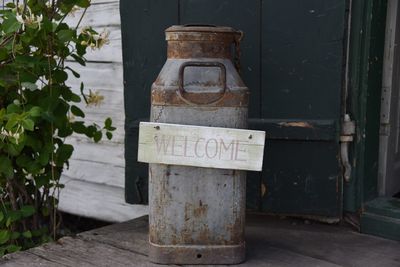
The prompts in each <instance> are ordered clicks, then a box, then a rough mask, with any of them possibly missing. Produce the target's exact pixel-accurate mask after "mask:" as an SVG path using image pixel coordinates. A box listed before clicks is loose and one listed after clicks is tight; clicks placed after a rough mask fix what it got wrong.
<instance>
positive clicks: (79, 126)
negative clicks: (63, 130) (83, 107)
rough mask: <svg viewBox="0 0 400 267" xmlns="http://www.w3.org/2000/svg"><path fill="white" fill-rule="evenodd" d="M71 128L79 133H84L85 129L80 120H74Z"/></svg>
mask: <svg viewBox="0 0 400 267" xmlns="http://www.w3.org/2000/svg"><path fill="white" fill-rule="evenodd" d="M71 127H72V130H74V132H76V133H79V134H86V132H87V129H86V127H85V125H84V124H83V122H82V121H75V122H73V123H71Z"/></svg>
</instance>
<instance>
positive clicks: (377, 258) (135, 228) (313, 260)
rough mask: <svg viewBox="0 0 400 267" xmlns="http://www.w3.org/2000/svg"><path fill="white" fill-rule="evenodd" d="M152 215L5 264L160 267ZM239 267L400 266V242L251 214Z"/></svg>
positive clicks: (21, 255)
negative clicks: (150, 242) (153, 259)
mask: <svg viewBox="0 0 400 267" xmlns="http://www.w3.org/2000/svg"><path fill="white" fill-rule="evenodd" d="M147 230H148V228H147V216H145V217H141V218H138V219H135V220H132V221H128V222H124V223H120V224H115V225H111V226H107V227H104V228H99V229H95V230H92V231H88V232H85V233H82V234H79V235H78V236H77V237H65V238H62V239H60V240H59V241H58V242H56V243H51V244H46V245H44V246H41V247H37V248H34V249H31V250H28V251H24V252H19V253H15V254H11V255H7V256H6V257H4V258H3V259H1V260H0V265H1V266H74V267H75V266H112V267H114V266H160V265H156V264H152V263H149V262H148V258H147ZM246 242H247V261H246V262H245V263H244V264H241V265H240V266H362V267H368V266H377V267H386V266H395V267H399V266H400V242H396V241H390V240H385V239H381V238H377V237H373V236H368V235H363V234H359V233H356V232H354V231H352V230H351V229H348V228H346V227H343V226H332V225H323V224H317V223H311V224H304V223H303V222H302V221H293V220H290V219H285V220H283V219H282V220H281V219H277V218H271V217H267V216H260V215H257V216H255V215H253V216H249V218H248V221H247V228H246Z"/></svg>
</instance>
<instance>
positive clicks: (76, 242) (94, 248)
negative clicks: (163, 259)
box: [30, 237, 157, 267]
mask: <svg viewBox="0 0 400 267" xmlns="http://www.w3.org/2000/svg"><path fill="white" fill-rule="evenodd" d="M30 253H32V254H34V255H37V256H39V257H42V258H43V259H46V260H49V261H52V262H55V263H57V264H60V265H64V266H71V267H75V266H82V267H84V266H98V267H101V266H113V267H117V266H152V267H153V266H157V265H155V264H152V263H150V262H148V260H147V257H146V256H143V255H139V254H135V253H132V251H127V250H123V249H118V248H116V247H113V246H110V245H107V244H103V243H99V242H95V241H88V240H82V239H81V238H71V237H65V238H62V239H61V240H59V241H58V242H57V243H52V244H49V245H45V246H41V247H37V248H34V249H32V250H30Z"/></svg>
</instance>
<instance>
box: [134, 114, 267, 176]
mask: <svg viewBox="0 0 400 267" xmlns="http://www.w3.org/2000/svg"><path fill="white" fill-rule="evenodd" d="M264 143H265V132H263V131H253V130H241V129H231V128H217V127H202V126H191V125H180V124H167V123H153V122H141V123H140V125H139V149H138V161H140V162H147V163H162V164H171V165H184V166H197V167H207V168H219V169H235V170H251V171H261V169H262V162H263V154H264Z"/></svg>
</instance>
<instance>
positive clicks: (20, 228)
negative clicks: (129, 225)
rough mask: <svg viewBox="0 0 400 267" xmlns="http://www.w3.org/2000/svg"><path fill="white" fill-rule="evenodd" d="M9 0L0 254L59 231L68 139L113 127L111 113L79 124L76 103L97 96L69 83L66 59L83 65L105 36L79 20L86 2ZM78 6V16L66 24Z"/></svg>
mask: <svg viewBox="0 0 400 267" xmlns="http://www.w3.org/2000/svg"><path fill="white" fill-rule="evenodd" d="M7 2H9V3H8V4H7V5H6V6H5V7H3V9H2V10H1V11H0V197H1V198H0V200H1V202H0V255H3V254H5V253H11V252H14V251H18V250H21V249H26V248H30V247H32V246H35V245H37V244H40V243H43V242H47V241H49V240H52V239H55V238H56V237H57V234H58V233H57V231H58V229H59V225H60V220H61V218H60V216H59V213H58V212H57V206H58V195H59V191H60V189H61V188H62V187H63V185H62V184H60V176H61V174H62V172H63V170H64V169H65V168H68V160H69V158H70V157H71V155H72V153H73V150H74V147H73V146H72V145H71V144H68V139H66V138H67V137H69V136H71V135H72V134H73V133H77V134H84V135H86V136H88V137H89V138H91V139H93V140H94V141H95V142H98V141H99V140H101V138H102V136H103V134H105V135H106V136H107V138H108V139H111V138H112V131H113V130H115V128H114V127H113V126H112V122H111V119H110V118H107V119H106V120H105V123H104V126H99V125H97V124H87V123H85V121H84V117H85V113H84V112H83V111H82V110H81V109H80V108H79V107H78V105H77V103H79V102H81V101H84V102H86V104H87V105H98V104H99V103H100V102H101V101H102V100H103V97H102V96H101V95H99V94H98V93H97V92H94V91H91V90H89V92H86V90H85V88H84V84H83V83H81V85H80V88H71V87H70V86H68V82H67V81H68V79H69V78H70V77H72V76H74V77H75V78H80V74H79V73H78V72H77V71H75V70H74V69H72V68H71V67H69V66H68V64H67V62H68V60H75V61H76V62H78V63H79V64H80V65H82V66H84V65H85V62H86V59H85V54H86V52H87V50H88V49H98V48H101V47H102V46H103V45H105V44H107V43H108V34H107V32H101V33H99V32H97V31H95V30H94V29H92V28H90V27H84V28H82V27H80V26H81V25H80V23H81V21H82V17H83V16H84V15H85V13H86V10H87V8H88V7H89V6H90V1H89V0H50V1H45V0H25V1H12V2H11V1H7ZM77 9H80V10H81V12H80V14H81V17H80V19H79V22H78V23H77V25H69V24H67V23H66V22H65V21H66V18H67V17H68V15H70V14H71V13H73V12H76V11H77ZM79 29H80V30H79ZM75 92H80V93H75Z"/></svg>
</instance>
